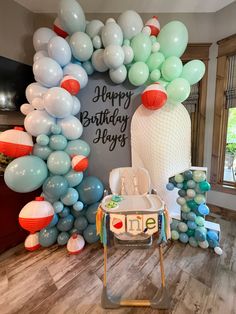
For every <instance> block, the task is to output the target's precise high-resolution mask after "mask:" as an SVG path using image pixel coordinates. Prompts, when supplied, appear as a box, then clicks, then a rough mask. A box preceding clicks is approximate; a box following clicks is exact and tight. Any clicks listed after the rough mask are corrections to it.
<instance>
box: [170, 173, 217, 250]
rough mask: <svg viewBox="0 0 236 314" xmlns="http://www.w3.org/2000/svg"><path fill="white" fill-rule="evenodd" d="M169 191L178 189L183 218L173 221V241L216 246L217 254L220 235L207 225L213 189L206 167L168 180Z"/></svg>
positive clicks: (205, 246) (204, 246)
mask: <svg viewBox="0 0 236 314" xmlns="http://www.w3.org/2000/svg"><path fill="white" fill-rule="evenodd" d="M166 188H167V190H169V191H172V190H174V188H177V189H178V194H179V197H178V198H177V203H178V204H179V205H180V206H181V221H178V220H173V221H172V223H171V237H172V240H179V241H180V242H182V243H189V244H190V245H191V246H193V247H198V246H199V247H201V248H203V249H207V248H208V247H210V248H213V249H214V251H215V253H216V254H218V255H221V254H222V249H221V248H220V247H219V234H218V232H216V231H214V230H208V229H207V228H205V216H206V215H208V214H209V213H210V210H209V208H208V206H207V205H206V192H207V191H209V190H210V189H211V185H210V183H209V182H208V181H207V179H206V172H205V171H203V170H193V171H192V170H187V171H185V172H183V173H179V174H177V175H175V176H174V177H171V178H170V179H169V183H168V184H167V185H166Z"/></svg>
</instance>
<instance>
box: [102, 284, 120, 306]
mask: <svg viewBox="0 0 236 314" xmlns="http://www.w3.org/2000/svg"><path fill="white" fill-rule="evenodd" d="M101 305H102V308H104V309H118V308H119V307H120V300H119V299H117V300H115V298H114V299H112V298H111V297H109V296H108V294H107V287H103V290H102V298H101Z"/></svg>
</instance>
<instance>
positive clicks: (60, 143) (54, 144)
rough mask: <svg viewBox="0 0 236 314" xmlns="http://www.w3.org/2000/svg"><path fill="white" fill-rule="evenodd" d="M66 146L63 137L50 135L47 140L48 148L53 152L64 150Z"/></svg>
mask: <svg viewBox="0 0 236 314" xmlns="http://www.w3.org/2000/svg"><path fill="white" fill-rule="evenodd" d="M66 146H67V139H66V138H65V136H63V135H61V134H59V135H52V136H51V137H50V140H49V147H50V148H51V149H53V150H64V149H65V148H66Z"/></svg>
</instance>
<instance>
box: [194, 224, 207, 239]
mask: <svg viewBox="0 0 236 314" xmlns="http://www.w3.org/2000/svg"><path fill="white" fill-rule="evenodd" d="M195 239H196V240H197V241H199V242H203V241H205V240H206V233H205V232H204V231H203V230H201V229H200V227H197V228H196V229H195Z"/></svg>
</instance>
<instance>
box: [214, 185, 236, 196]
mask: <svg viewBox="0 0 236 314" xmlns="http://www.w3.org/2000/svg"><path fill="white" fill-rule="evenodd" d="M211 189H212V191H218V192H222V193H228V194H232V195H236V187H235V186H230V185H226V184H223V183H222V184H216V183H213V184H212V185H211Z"/></svg>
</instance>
